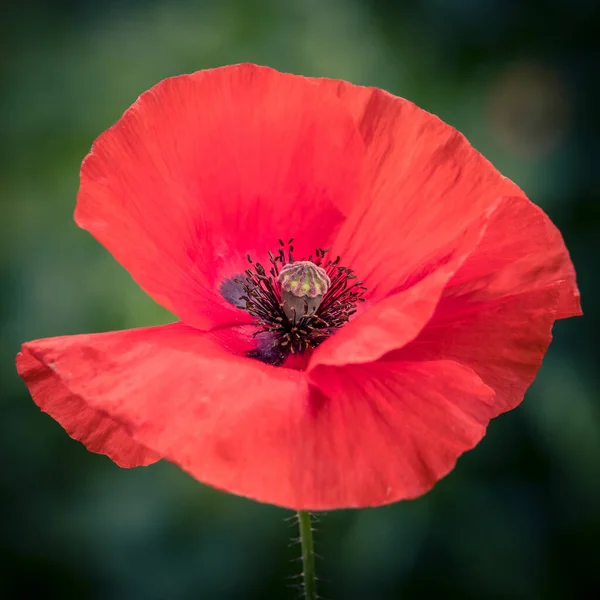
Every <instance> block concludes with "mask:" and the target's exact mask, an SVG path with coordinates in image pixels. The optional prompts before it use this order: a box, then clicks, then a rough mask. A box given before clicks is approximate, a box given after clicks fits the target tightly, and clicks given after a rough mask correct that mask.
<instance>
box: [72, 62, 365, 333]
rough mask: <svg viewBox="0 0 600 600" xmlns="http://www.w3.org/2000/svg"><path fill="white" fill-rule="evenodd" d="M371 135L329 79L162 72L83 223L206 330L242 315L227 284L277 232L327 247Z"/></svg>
mask: <svg viewBox="0 0 600 600" xmlns="http://www.w3.org/2000/svg"><path fill="white" fill-rule="evenodd" d="M363 153H364V143H363V141H362V138H361V136H360V135H359V133H358V131H357V129H356V127H355V124H354V122H353V120H352V118H351V117H350V116H349V114H348V113H347V111H346V110H344V108H343V105H342V103H341V102H340V100H339V99H338V98H337V97H336V96H335V95H334V94H332V93H329V92H328V91H327V89H326V86H324V85H322V84H320V83H318V82H315V81H313V80H309V79H306V78H303V77H297V76H293V75H287V74H282V73H278V72H277V71H275V70H273V69H269V68H266V67H258V66H255V65H248V64H244V65H236V66H232V67H223V68H219V69H212V70H206V71H200V72H197V73H194V74H192V75H182V76H180V77H173V78H171V79H166V80H164V81H162V82H161V83H159V84H158V85H156V86H155V87H153V88H152V89H151V90H149V91H148V92H146V93H144V94H142V95H141V96H140V98H139V99H138V100H137V102H136V103H135V104H134V105H133V106H132V107H131V108H130V109H129V110H128V111H127V112H126V113H125V114H124V115H123V117H122V118H121V119H120V120H119V121H118V122H117V123H116V125H114V126H113V127H112V128H110V129H109V130H108V131H106V132H105V133H103V134H102V135H101V136H100V137H99V138H98V139H97V140H96V142H95V143H94V146H93V148H92V151H91V152H90V154H89V155H88V156H87V157H86V159H85V160H84V163H83V166H82V169H81V187H80V191H79V196H78V202H77V209H76V213H75V218H76V221H77V223H78V224H79V225H80V226H81V227H83V228H84V229H87V230H88V231H90V233H92V234H93V235H94V236H95V237H96V238H97V239H98V240H99V241H100V242H101V243H102V244H103V245H104V246H105V247H106V248H107V249H108V250H109V251H110V252H111V253H112V254H113V255H114V256H115V258H116V259H117V260H118V261H119V262H120V263H121V264H122V265H123V266H124V267H125V268H126V269H127V270H128V271H129V272H130V273H131V275H132V276H133V277H134V279H135V280H136V281H137V282H138V283H139V284H140V285H141V286H142V287H143V288H144V289H145V290H146V291H147V292H148V293H149V294H150V295H151V296H152V297H153V298H154V299H155V300H157V301H158V302H159V303H161V304H162V305H163V306H165V307H166V308H168V309H169V310H171V311H172V312H174V313H175V314H177V315H178V316H179V317H180V318H181V319H182V320H183V321H185V322H187V323H189V324H192V325H194V326H196V327H198V328H200V329H209V328H212V327H216V326H223V325H227V324H231V323H240V322H241V323H243V322H247V321H248V320H249V319H248V316H247V315H246V313H244V312H243V311H239V310H236V309H234V308H233V307H232V306H231V305H230V304H228V303H226V302H225V301H224V300H223V299H222V298H221V296H220V294H219V291H218V290H219V284H220V283H221V281H222V280H223V279H224V278H225V277H228V276H231V275H234V274H238V273H240V272H241V271H242V270H243V269H244V268H246V267H247V266H248V264H247V262H246V255H247V254H248V253H250V254H252V255H253V257H254V258H255V259H264V257H265V256H266V253H267V250H268V249H270V248H271V249H274V248H276V247H277V240H278V238H282V239H284V240H285V241H287V240H288V239H289V238H292V237H294V238H296V241H295V243H294V246H295V250H296V254H297V255H298V256H301V255H308V254H310V253H311V252H313V251H314V249H315V247H318V246H321V247H323V246H326V245H327V244H328V243H329V242H330V240H331V239H332V236H333V235H334V234H335V232H336V231H337V230H338V229H339V226H340V225H341V223H342V221H343V219H344V214H345V213H346V212H348V211H349V207H350V206H351V205H352V204H353V202H354V197H355V194H356V187H357V186H356V181H357V178H358V174H359V170H360V168H359V167H360V164H361V160H362V156H363Z"/></svg>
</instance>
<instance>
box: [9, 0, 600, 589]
mask: <svg viewBox="0 0 600 600" xmlns="http://www.w3.org/2000/svg"><path fill="white" fill-rule="evenodd" d="M597 7H598V2H596V1H594V0H569V1H568V2H567V1H559V0H550V1H547V2H545V3H538V2H520V1H517V0H455V1H452V0H422V1H421V2H413V1H407V2H393V1H392V0H371V1H368V0H364V1H360V0H303V1H288V2H284V1H282V0H265V1H258V0H237V1H236V0H221V1H214V2H208V1H206V2H202V1H195V2H192V1H184V0H182V1H177V0H171V1H166V0H162V1H161V0H146V1H143V0H129V1H117V0H112V1H109V2H92V1H91V0H59V1H55V2H53V3H50V2H41V1H38V2H32V1H28V0H23V1H21V2H12V3H11V2H9V3H8V5H5V7H4V8H3V12H2V17H1V19H0V20H1V23H0V50H1V52H0V86H1V88H0V133H1V138H0V139H1V143H0V199H1V203H2V204H1V212H0V312H1V314H0V336H1V344H0V378H1V390H2V392H1V402H2V413H1V418H0V454H1V456H2V461H1V466H0V468H1V471H2V474H1V478H0V486H1V487H0V515H1V517H0V518H1V520H2V522H1V527H0V531H1V534H0V535H1V539H0V552H1V556H0V598H9V599H13V598H15V599H16V598H25V597H29V596H34V597H35V595H39V596H43V597H44V598H48V599H65V600H68V599H71V598H74V599H86V600H87V599H90V600H171V599H173V600H187V599H190V600H192V599H194V600H197V599H200V598H207V599H223V600H227V599H238V598H247V599H254V598H261V599H263V598H264V599H269V598H278V599H279V598H281V599H285V598H290V599H292V598H297V597H298V594H299V592H298V588H297V587H294V586H296V585H297V583H298V580H297V579H296V578H295V576H297V575H298V574H299V573H300V571H301V565H300V563H299V562H298V561H297V557H298V556H299V547H298V546H295V545H290V540H291V539H292V538H294V537H295V536H296V530H295V528H294V523H293V522H288V521H286V518H287V517H289V516H290V514H291V513H290V512H289V511H285V510H282V509H279V508H275V507H270V506H265V505H259V504H256V503H254V502H251V501H249V500H245V499H242V498H236V497H233V496H229V495H227V494H224V493H220V492H217V491H214V490H212V489H210V488H207V487H205V486H203V485H201V484H199V483H197V482H196V481H194V480H192V479H191V478H190V477H188V476H187V475H185V474H184V473H183V472H181V471H179V470H178V469H177V468H176V467H174V466H172V465H170V464H166V463H159V464H157V465H154V466H151V467H147V468H143V469H136V470H130V471H126V470H121V469H119V468H118V467H116V466H115V465H114V464H112V463H111V462H110V460H109V459H107V458H106V457H103V456H99V455H93V454H90V453H88V452H87V451H86V450H85V449H84V447H83V446H82V445H81V444H79V443H78V442H75V441H73V440H71V439H70V438H69V437H68V436H67V435H66V434H65V433H64V431H63V430H62V428H61V427H60V426H59V425H58V424H56V423H55V422H54V421H52V420H51V419H50V417H48V416H46V415H44V414H42V413H41V412H40V411H39V410H38V409H37V407H36V406H35V405H34V404H33V402H32V401H31V400H30V399H29V397H28V394H27V391H26V389H25V386H24V385H23V384H22V382H21V381H20V380H19V379H18V377H17V375H16V372H15V369H14V362H13V361H14V355H15V353H16V352H17V350H18V348H19V345H20V343H21V342H22V341H25V340H28V339H34V338H39V337H45V336H54V335H61V334H70V333H79V332H92V331H104V330H109V329H120V328H129V327H136V326H143V325H151V324H158V323H164V322H167V321H169V320H170V316H169V315H167V314H166V313H165V312H164V311H163V310H162V309H160V308H159V307H157V306H156V305H155V304H154V303H153V302H152V301H151V300H150V299H149V298H147V297H146V296H145V295H144V293H143V292H142V291H141V290H139V289H138V288H137V286H136V285H135V284H134V283H133V281H132V280H131V279H130V278H129V276H128V274H127V273H126V272H125V271H124V270H122V269H121V267H120V266H118V265H117V264H116V262H115V261H114V260H113V259H112V258H111V257H110V255H109V254H108V253H107V252H106V251H105V250H104V249H103V248H102V247H101V246H100V245H99V244H97V243H96V242H95V241H94V240H93V239H92V238H91V237H90V236H89V235H88V234H87V233H85V232H83V231H80V230H79V229H78V228H77V227H76V226H75V225H74V223H73V221H72V211H73V206H74V200H75V195H76V191H77V186H78V172H79V165H80V161H81V159H82V158H83V156H84V155H85V154H86V152H87V151H88V149H89V147H90V145H91V143H92V141H93V140H94V138H95V137H96V136H97V135H98V134H99V133H100V132H101V131H102V130H104V129H106V128H107V127H109V126H110V125H111V124H112V123H114V122H115V121H116V120H117V119H118V118H119V117H120V115H121V114H122V112H123V111H124V110H125V109H126V108H127V107H128V106H129V105H130V104H131V103H132V102H133V101H134V100H135V99H136V98H137V96H138V95H139V94H140V93H141V92H142V91H144V90H146V89H147V88H149V87H150V86H152V85H153V84H154V83H156V82H157V81H159V80H160V79H162V78H164V77H167V76H170V75H175V74H179V73H183V72H191V71H195V70H198V69H202V68H207V67H213V66H217V65H223V64H227V63H235V62H241V61H252V62H257V63H262V64H267V65H270V66H273V67H275V68H278V69H280V70H286V71H291V72H295V73H302V74H307V75H316V76H329V77H336V78H343V79H348V80H350V81H352V82H355V83H360V84H368V85H376V86H379V87H383V88H385V89H388V90H389V91H392V92H394V93H396V94H398V95H401V96H405V97H407V98H409V99H411V100H413V101H414V102H416V103H417V104H419V105H420V106H421V107H423V108H425V109H427V110H429V111H431V112H434V113H436V114H438V115H439V116H440V117H442V118H443V119H444V120H446V121H448V122H449V123H451V124H452V125H454V126H456V127H457V128H459V129H460V130H461V131H463V132H464V133H465V134H466V135H467V137H468V138H469V139H470V140H471V141H472V143H473V144H474V145H475V146H476V147H477V148H478V149H479V150H481V151H482V152H483V153H484V154H485V155H486V156H487V157H488V158H490V159H491V160H492V162H494V163H495V164H496V166H497V167H498V168H499V169H500V170H501V171H503V172H504V174H506V175H507V176H509V177H511V178H512V179H513V180H514V181H516V182H517V183H518V184H519V185H520V186H521V187H522V188H523V189H525V191H526V192H527V193H528V195H529V196H530V197H531V198H532V199H533V200H534V201H535V202H536V203H538V204H540V205H541V206H542V207H543V208H544V209H545V210H546V211H547V212H548V213H549V215H550V216H551V218H552V219H553V220H554V221H555V222H556V223H557V224H558V226H559V227H560V228H561V230H562V231H563V234H564V236H565V238H566V241H567V244H568V246H569V248H570V250H571V253H572V256H573V260H574V262H575V265H576V268H577V270H578V276H579V283H580V287H581V291H582V295H583V299H584V310H585V311H586V316H585V317H584V318H583V319H578V320H570V321H564V322H559V323H558V324H557V325H556V327H555V340H554V343H553V345H552V347H551V349H550V351H549V353H548V355H547V358H546V361H545V363H544V366H543V368H542V371H541V373H540V376H539V378H538V379H537V381H536V382H535V384H534V385H533V387H532V388H531V390H530V392H529V393H528V395H527V398H526V401H525V402H524V404H523V405H521V406H520V407H519V408H518V409H516V410H515V411H513V412H511V413H509V414H507V415H504V416H502V417H500V418H498V419H497V420H496V421H494V422H493V423H492V424H491V426H490V428H489V433H488V435H487V437H486V438H485V439H484V440H483V442H482V443H481V444H480V445H479V447H478V448H477V449H476V450H475V451H473V452H471V453H469V454H468V455H466V456H464V457H463V458H462V459H461V460H460V461H459V463H458V466H457V468H456V470H455V471H454V472H453V473H452V474H451V475H449V476H448V477H447V478H446V479H444V480H443V481H441V482H440V483H439V484H438V485H437V486H436V487H435V489H434V490H433V491H432V492H431V493H430V494H428V495H426V496H424V497H423V498H421V499H419V500H416V501H411V502H402V503H399V504H396V505H392V506H388V507H384V508H380V509H376V510H362V511H339V512H332V513H328V514H326V515H321V516H320V523H319V524H318V526H317V534H316V536H317V540H316V545H317V551H318V553H319V554H320V555H321V556H323V557H324V558H323V559H319V560H318V570H319V573H320V575H321V577H322V582H321V590H320V591H321V593H322V595H323V597H324V598H328V599H330V600H338V599H344V600H353V599H361V600H370V599H372V600H393V599H396V598H401V599H402V600H405V599H408V598H429V597H438V598H440V597H443V598H461V599H463V600H465V599H471V598H472V599H501V598H527V599H543V600H545V599H550V600H552V599H571V598H584V597H585V598H590V597H594V590H596V591H597V592H598V596H596V597H600V584H599V579H600V574H599V572H600V550H599V546H600V406H599V403H598V393H597V391H598V375H597V373H596V367H597V365H598V362H599V361H598V358H599V352H598V343H597V339H598V331H599V323H598V317H599V315H598V312H597V311H595V308H596V306H595V305H596V304H597V301H596V299H597V298H598V297H599V296H598V294H599V293H600V291H599V290H598V289H597V287H598V279H597V277H596V278H595V280H594V278H593V274H594V272H597V264H598V245H597V239H598V235H599V232H600V213H599V200H600V194H599V186H598V177H597V170H598V167H597V165H598V160H599V158H600V156H599V146H598V140H599V136H598V133H599V132H598V128H597V125H598V121H597V118H596V117H597V108H598V99H599V97H600V96H599V94H598V91H599V90H598V84H597V67H598V59H599V57H600V51H599V46H598V43H597V42H598V40H597V35H596V32H597V30H596V29H595V26H596V25H597V24H598V21H599V17H600V15H599V14H598V8H597ZM382 460H385V457H382ZM265 468H268V465H265Z"/></svg>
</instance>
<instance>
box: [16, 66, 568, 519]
mask: <svg viewBox="0 0 600 600" xmlns="http://www.w3.org/2000/svg"><path fill="white" fill-rule="evenodd" d="M75 220H76V221H77V223H78V224H79V225H80V226H81V227H83V228H84V229H87V230H88V231H89V232H90V233H91V234H92V235H93V236H94V237H96V238H97V239H98V241H100V242H101V243H102V244H103V245H104V246H105V247H106V248H107V249H108V250H109V251H110V252H111V253H112V254H113V256H114V257H115V258H116V259H117V260H118V261H119V262H120V263H121V264H122V265H123V266H124V267H125V268H126V269H127V270H128V271H129V272H130V273H131V275H132V276H133V277H134V279H135V280H136V281H137V282H138V283H139V285H140V286H141V287H142V288H143V289H144V290H145V291H146V292H147V293H148V294H149V295H150V296H152V298H154V299H155V300H156V301H157V302H159V303H160V304H162V305H163V306H164V307H166V308H167V309H169V310H170V311H172V312H173V313H174V314H175V315H177V317H178V318H179V319H180V321H179V322H177V323H173V324H171V325H165V326H161V327H149V328H143V329H136V330H128V331H116V332H110V333H101V334H90V335H78V336H72V337H58V338H51V339H44V340H38V341H33V342H28V343H26V344H24V345H23V349H22V352H21V353H20V354H19V355H18V357H17V366H18V370H19V373H20V375H21V377H22V378H23V379H24V380H25V382H26V384H27V386H28V387H29V390H30V392H31V395H32V396H33V399H34V400H35V402H36V403H37V404H38V405H39V407H40V408H41V409H42V410H43V411H45V412H47V413H49V414H50V415H51V416H52V417H53V418H54V419H56V420H57V421H58V422H59V423H60V424H61V425H62V426H63V427H64V428H65V429H66V431H67V432H68V433H69V435H71V436H72V437H73V438H75V439H77V440H80V441H81V442H83V443H84V444H85V445H86V446H87V448H88V449H89V450H91V451H93V452H99V453H102V454H106V455H108V456H109V457H110V458H111V459H112V460H114V461H115V462H116V463H117V464H119V465H121V466H124V467H133V466H137V465H147V464H150V463H152V462H155V461H157V460H159V459H160V458H165V459H167V460H169V461H171V462H173V463H175V464H177V465H179V466H180V467H181V468H183V469H184V470H186V471H187V472H188V473H190V474H191V475H193V476H194V477H196V478H197V479H198V480H200V481H202V482H205V483H207V484H210V485H212V486H215V487H217V488H221V489H224V490H227V491H229V492H233V493H236V494H241V495H244V496H249V497H251V498H255V499H257V500H260V501H264V502H269V503H274V504H279V505H283V506H288V507H293V508H296V509H331V508H339V507H360V506H376V505H381V504H386V503H389V502H394V501H397V500H400V499H403V498H412V497H415V496H418V495H420V494H423V493H424V492H426V491H427V490H429V489H430V488H431V487H432V485H433V484H434V483H435V482H436V481H437V480H438V479H440V478H441V477H443V476H444V475H445V474H446V473H448V472H449V471H450V470H451V469H452V468H453V466H454V464H455V462H456V459H457V458H458V456H459V455H460V454H461V453H462V452H464V451H465V450H467V449H469V448H472V447H473V446H474V445H475V444H477V442H478V441H479V440H480V439H481V438H482V436H483V435H484V433H485V428H486V425H487V423H488V421H489V420H490V419H491V418H492V417H495V416H496V415H498V414H500V413H502V412H504V411H507V410H510V409H511V408H513V407H515V406H516V405H517V404H518V403H519V402H520V401H521V399H522V398H523V394H524V392H525V390H526V389H527V387H528V386H529V384H530V383H531V382H532V380H533V378H534V377H535V374H536V371H537V370H538V368H539V366H540V363H541V361H542V358H543V355H544V353H545V351H546V348H547V346H548V344H549V342H550V337H551V329H552V325H553V323H554V321H555V320H556V319H561V318H565V317H569V316H573V315H578V314H580V305H579V294H578V291H577V287H576V284H575V273H574V270H573V266H572V264H571V261H570V259H569V256H568V253H567V250H566V248H565V246H564V244H563V241H562V239H561V236H560V233H559V232H558V230H557V229H556V228H555V227H554V226H553V225H552V223H551V222H550V220H549V219H548V217H547V216H546V215H545V214H544V213H543V212H542V211H541V210H540V209H539V208H538V207H536V206H535V205H534V204H532V203H531V202H530V201H529V200H527V198H526V197H525V195H524V194H523V192H522V191H521V190H520V189H519V188H518V187H517V186H516V185H515V184H513V183H512V182H511V181H509V180H508V179H506V178H504V177H502V176H501V175H500V174H499V173H498V172H497V171H496V170H495V169H494V168H493V167H492V165H491V164H490V163H489V162H487V161H486V159H485V158H483V156H481V155H480V154H479V153H478V152H476V151H475V150H474V149H473V148H472V147H471V146H470V145H469V144H468V142H467V141H466V140H465V138H464V137H463V136H462V135H461V134H460V133H458V132H457V131H455V130H454V129H453V128H452V127H449V126H448V125H446V124H445V123H443V122H442V121H440V120H439V119H438V118H436V117H435V116H433V115H430V114H428V113H427V112H425V111H423V110H420V109H419V108H417V107H416V106H415V105H414V104H411V103H410V102H408V101H406V100H403V99H402V98H397V97H395V96H392V95H390V94H388V93H386V92H384V91H381V90H379V89H373V88H364V87H357V86H354V85H351V84H348V83H345V82H343V81H332V80H324V79H309V78H304V77H298V76H294V75H287V74H281V73H278V72H276V71H274V70H272V69H268V68H264V67H257V66H253V65H238V66H233V67H225V68H219V69H214V70H208V71H201V72H198V73H194V74H192V75H184V76H181V77H174V78H172V79H167V80H165V81H162V82H161V83H159V84H158V85H156V86H155V87H154V88H152V89H151V90H150V91H148V92H146V93H144V94H142V96H141V97H140V98H139V99H138V101H137V102H136V103H135V104H134V105H133V106H132V107H131V108H130V109H129V110H128V111H127V112H126V113H125V114H124V116H123V117H122V118H121V119H120V120H119V121H118V123H117V124H116V125H114V126H113V127H112V128H111V129H109V130H108V131H106V132H105V133H103V134H102V135H101V136H100V137H99V138H98V140H97V141H96V143H95V144H94V146H93V148H92V151H91V152H90V154H89V155H88V156H87V157H86V159H85V160H84V162H83V166H82V170H81V187H80V191H79V196H78V200H77V208H76V211H75ZM292 238H293V240H292ZM279 240H280V241H279ZM325 249H329V250H325ZM295 259H298V260H297V261H296V260H295Z"/></svg>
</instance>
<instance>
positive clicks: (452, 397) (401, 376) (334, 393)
mask: <svg viewBox="0 0 600 600" xmlns="http://www.w3.org/2000/svg"><path fill="white" fill-rule="evenodd" d="M311 381H312V382H313V383H315V384H316V385H318V387H319V388H320V390H321V391H322V392H323V393H324V394H325V396H326V397H325V398H324V399H323V400H322V402H321V404H320V406H319V407H318V408H316V409H315V411H314V416H313V420H312V422H311V428H310V431H308V430H307V431H306V432H304V433H305V435H306V440H307V441H306V442H305V444H303V446H302V448H301V454H299V456H298V459H297V460H298V464H299V465H307V466H308V465H313V464H314V465H315V467H314V470H310V469H307V470H306V471H304V472H300V473H299V474H298V477H299V478H300V482H301V484H299V487H300V488H302V487H303V486H305V487H307V488H310V487H313V488H314V490H315V494H316V495H315V497H314V498H311V499H310V501H309V502H306V504H308V505H309V506H310V507H312V508H315V509H326V508H335V507H341V506H345V507H363V506H380V505H382V504H388V503H391V502H396V501H398V500H402V499H405V498H414V497H416V496H419V495H421V494H424V493H425V492H427V491H428V490H429V489H430V488H431V487H432V486H433V485H434V483H435V482H436V481H438V480H439V479H440V478H441V477H443V476H444V475H446V474H447V473H448V472H449V471H450V470H451V469H452V468H453V467H454V464H455V462H456V459H457V458H458V457H459V456H460V455H461V454H462V453H463V452H464V451H465V450H468V449H470V448H472V447H473V446H474V445H475V444H477V442H478V441H479V440H480V439H481V438H482V437H483V435H484V434H485V428H486V425H487V422H488V420H489V418H490V416H491V413H492V409H491V407H492V399H493V391H492V390H491V389H490V388H488V387H487V386H486V385H484V384H483V383H482V381H481V380H480V379H479V377H478V376H477V375H476V374H475V373H474V372H473V371H472V370H471V369H469V368H467V367H464V366H461V365H459V364H457V363H454V362H452V361H446V360H442V361H431V362H417V363H409V362H391V361H390V362H383V361H377V362H374V363H369V364H363V365H350V366H347V367H342V368H338V367H318V368H317V369H315V371H313V373H312V374H311Z"/></svg>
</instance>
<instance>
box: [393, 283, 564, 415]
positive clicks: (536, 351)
mask: <svg viewBox="0 0 600 600" xmlns="http://www.w3.org/2000/svg"><path fill="white" fill-rule="evenodd" d="M561 298H562V283H560V282H559V283H555V284H553V285H550V286H548V287H546V288H543V289H536V290H531V291H526V292H523V293H521V294H516V295H512V296H506V297H505V298H501V299H499V300H496V301H494V302H487V303H486V302H481V303H478V304H468V303H466V302H463V301H460V300H458V301H457V299H456V298H453V297H447V298H444V299H443V300H442V301H441V302H440V304H439V305H438V307H437V310H436V313H435V315H434V316H433V318H432V320H431V321H430V322H429V323H428V324H427V327H425V329H423V331H421V333H420V334H419V336H418V337H417V338H416V339H415V340H414V341H413V342H412V343H410V344H408V345H407V346H405V347H404V348H402V349H400V350H398V351H396V352H392V353H390V354H389V355H388V356H386V357H385V360H390V361H394V362H395V361H402V360H406V361H411V362H413V361H416V360H423V361H430V360H454V361H456V362H459V363H460V364H462V365H466V366H468V367H470V368H471V369H473V371H475V373H477V374H478V375H479V377H481V379H482V381H484V382H485V383H486V384H487V385H488V386H490V387H491V388H492V389H493V390H494V391H495V392H496V397H495V400H494V411H493V412H494V415H493V416H495V415H497V414H500V413H502V412H505V411H507V410H510V409H512V408H514V407H515V406H517V405H518V404H519V403H520V402H521V400H522V399H523V395H524V394H525V391H526V390H527V388H528V387H529V385H531V383H532V381H533V380H534V378H535V376H536V374H537V371H538V369H539V368H540V366H541V364H542V359H543V357H544V354H545V353H546V350H547V348H548V345H549V344H550V341H551V339H552V325H553V324H554V321H555V319H556V314H557V308H558V307H559V303H560V302H561Z"/></svg>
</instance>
